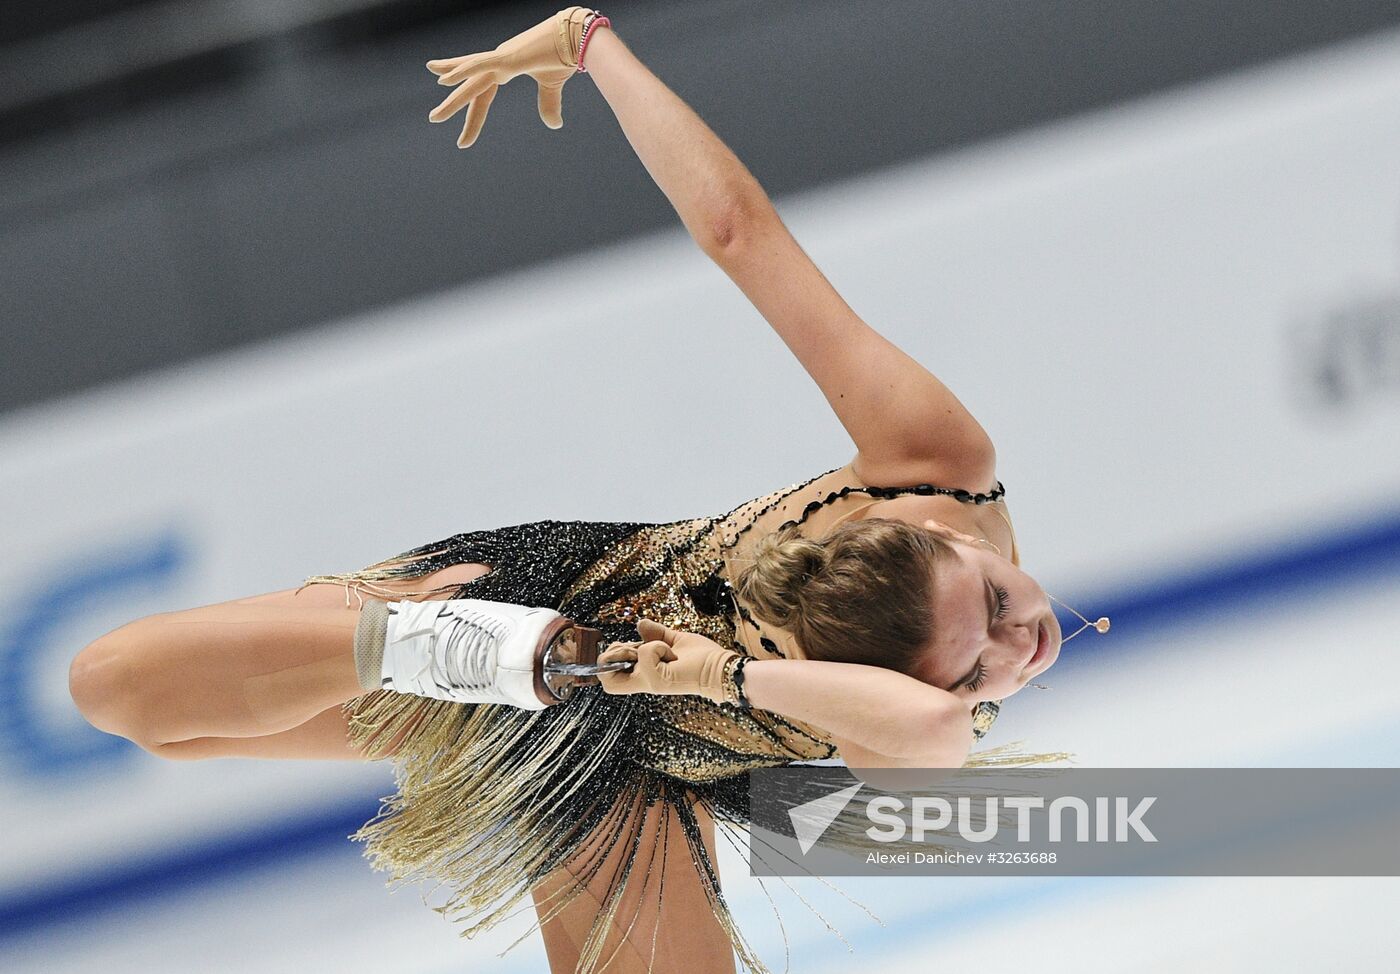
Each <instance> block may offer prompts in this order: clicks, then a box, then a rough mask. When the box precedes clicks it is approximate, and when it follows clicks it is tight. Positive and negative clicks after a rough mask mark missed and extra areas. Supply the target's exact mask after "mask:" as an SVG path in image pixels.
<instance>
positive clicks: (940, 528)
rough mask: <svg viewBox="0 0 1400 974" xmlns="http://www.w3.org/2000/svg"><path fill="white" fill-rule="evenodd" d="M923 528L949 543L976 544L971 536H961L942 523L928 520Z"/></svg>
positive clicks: (959, 532) (975, 540)
mask: <svg viewBox="0 0 1400 974" xmlns="http://www.w3.org/2000/svg"><path fill="white" fill-rule="evenodd" d="M924 527H925V528H927V529H928V530H930V531H932V532H933V533H934V534H937V535H939V536H940V537H943V538H946V539H947V540H949V541H961V542H962V543H963V544H976V543H977V539H976V538H974V537H973V536H972V535H970V534H963V533H962V532H961V531H958V530H955V529H954V528H951V527H949V526H948V525H946V524H944V523H943V522H942V521H934V520H931V519H930V520H928V521H925V522H924Z"/></svg>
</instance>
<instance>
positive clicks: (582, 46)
mask: <svg viewBox="0 0 1400 974" xmlns="http://www.w3.org/2000/svg"><path fill="white" fill-rule="evenodd" d="M598 26H602V27H611V26H612V21H611V20H609V19H608V18H606V17H604V16H603V15H602V14H598V15H597V16H595V17H594V18H593V19H592V20H590V21H589V22H588V26H587V27H585V28H584V30H583V40H582V41H581V42H580V43H579V46H578V69H579V71H582V72H583V73H584V74H587V73H588V69H587V68H585V67H584V66H583V52H584V51H586V50H588V39H589V38H590V37H592V36H593V28H595V27H598Z"/></svg>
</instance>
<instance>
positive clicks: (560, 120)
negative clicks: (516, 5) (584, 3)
mask: <svg viewBox="0 0 1400 974" xmlns="http://www.w3.org/2000/svg"><path fill="white" fill-rule="evenodd" d="M595 12H596V11H594V10H593V9H592V8H590V7H566V8H564V9H563V10H561V11H559V12H558V13H557V14H555V15H554V16H553V17H550V18H549V19H548V20H544V21H541V22H540V23H538V24H536V25H535V26H534V27H531V28H530V29H529V30H527V31H525V32H524V33H523V34H516V35H515V36H514V37H512V38H511V39H510V40H508V41H503V42H502V43H501V44H500V45H498V46H497V47H496V49H495V50H494V51H485V52H482V53H480V54H466V55H463V56H462V57H451V58H444V59H443V60H440V61H429V62H428V70H429V71H431V72H433V74H436V75H438V84H440V85H456V86H457V90H456V91H454V92H452V94H450V95H448V96H447V98H446V99H445V100H444V101H443V103H442V104H441V105H439V106H438V107H437V108H434V109H433V110H432V112H430V113H429V114H428V119H429V120H430V121H433V122H445V121H447V120H448V119H449V118H451V117H452V116H453V115H456V114H457V113H458V112H460V111H461V110H462V108H463V106H465V105H466V104H467V103H468V102H471V106H472V107H471V108H470V109H469V110H468V111H467V120H466V122H465V123H464V124H463V126H462V134H461V135H460V136H459V137H458V138H457V147H458V148H460V149H465V148H466V147H467V146H469V145H471V144H472V143H473V142H475V141H476V137H477V135H479V134H480V133H481V126H482V125H484V124H485V123H486V112H487V110H488V109H489V108H490V107H491V101H492V99H494V98H495V97H496V89H497V88H499V87H500V86H501V85H503V84H505V83H506V82H507V81H509V80H510V79H511V78H518V77H519V76H520V75H522V74H528V75H529V76H530V77H532V78H534V79H535V81H537V82H538V83H539V86H540V118H541V119H543V121H544V124H546V125H548V126H549V127H550V128H552V129H557V128H562V127H563V125H564V109H563V103H562V99H563V93H564V82H566V81H568V80H569V79H570V78H572V77H573V76H574V73H575V72H576V71H577V70H578V55H579V46H580V45H581V44H582V43H583V21H584V19H585V18H586V17H587V16H588V15H589V14H591V13H595Z"/></svg>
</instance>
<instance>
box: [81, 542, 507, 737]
mask: <svg viewBox="0 0 1400 974" xmlns="http://www.w3.org/2000/svg"><path fill="white" fill-rule="evenodd" d="M484 571H486V568H485V566H477V565H457V566H452V568H450V569H444V570H443V571H440V572H436V573H434V574H433V575H431V576H428V577H427V578H424V579H417V580H408V581H405V583H404V584H403V585H402V588H403V589H404V590H405V591H408V590H421V589H425V588H430V587H432V586H433V585H435V584H443V583H444V582H446V581H448V580H449V579H448V578H447V577H446V576H448V575H449V574H450V575H452V576H453V577H452V578H451V579H450V580H451V581H454V582H457V583H460V582H462V581H466V580H469V579H470V578H474V577H477V576H479V575H480V574H482V573H483V572H484ZM313 592H314V593H315V594H312V593H313ZM448 594H449V593H448V592H443V593H442V594H441V597H442V598H446V597H447V596H448ZM344 595H345V593H344V590H343V589H341V588H339V587H338V586H333V585H316V586H310V587H307V588H306V589H303V590H301V591H300V592H299V593H298V592H297V591H296V590H286V591H285V592H278V593H269V594H268V595H266V596H257V597H254V598H249V599H240V600H234V601H231V602H222V603H219V604H217V605H209V606H202V607H200V608H195V609H187V610H184V611H181V612H170V613H161V614H158V615H154V616H149V617H147V618H144V619H140V620H137V621H136V622H132V623H129V624H127V625H125V626H122V627H120V628H118V629H116V630H113V631H112V632H110V633H107V634H106V635H105V636H102V637H101V638H99V639H97V640H96V641H94V642H93V643H92V644H91V645H90V646H88V647H87V648H86V649H84V650H83V651H82V652H81V653H80V654H78V656H77V658H76V659H75V660H74V661H73V665H72V667H71V669H70V678H69V686H70V691H71V693H72V695H73V699H74V702H75V703H76V704H77V705H78V709H79V710H80V711H81V712H82V713H83V715H84V716H85V717H86V718H87V719H88V720H89V721H90V722H91V723H92V724H93V725H94V726H95V727H98V728H100V729H102V730H105V731H108V732H110V733H114V734H120V735H122V736H123V737H128V738H130V739H132V740H133V741H136V742H137V743H139V744H141V745H142V746H145V747H148V748H153V746H154V745H160V744H166V743H170V742H176V741H185V740H191V739H195V738H206V737H222V738H239V737H262V736H267V735H272V734H278V733H282V732H286V731H289V730H292V729H294V728H297V727H299V726H301V725H303V724H304V723H306V722H307V721H309V720H311V719H312V718H314V717H316V716H317V715H318V714H320V713H323V712H325V711H326V710H329V709H331V708H334V707H336V706H337V705H339V704H342V703H344V702H345V701H347V700H349V699H351V698H353V697H356V696H359V695H361V694H363V693H364V692H365V691H364V689H363V688H362V687H361V686H360V683H359V680H358V677H357V674H356V671H355V660H354V654H353V645H354V633H355V627H356V624H357V621H358V619H359V606H358V602H357V601H356V600H355V599H353V598H352V599H350V602H349V605H348V606H347V605H346V604H345V598H344ZM408 597H409V596H406V598H408Z"/></svg>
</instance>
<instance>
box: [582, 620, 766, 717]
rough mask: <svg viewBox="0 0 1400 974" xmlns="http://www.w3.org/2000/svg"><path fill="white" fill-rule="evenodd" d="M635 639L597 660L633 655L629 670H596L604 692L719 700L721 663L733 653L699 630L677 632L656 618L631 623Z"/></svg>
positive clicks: (721, 697)
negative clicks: (610, 671)
mask: <svg viewBox="0 0 1400 974" xmlns="http://www.w3.org/2000/svg"><path fill="white" fill-rule="evenodd" d="M637 632H638V633H639V634H640V635H641V637H642V642H640V643H613V644H612V645H611V646H609V647H608V648H607V649H605V650H604V651H603V652H601V653H599V654H598V662H600V663H609V662H612V661H613V660H636V665H635V666H633V667H632V669H631V670H621V671H618V672H615V673H599V674H598V680H599V681H600V682H601V683H602V684H603V689H604V690H605V691H606V692H608V693H660V694H677V693H691V694H695V695H697V696H701V697H705V698H707V699H709V700H712V701H714V702H715V703H724V702H725V694H724V667H725V664H726V663H728V662H729V661H730V660H731V659H733V658H734V657H736V656H738V655H739V654H738V653H736V652H734V650H732V649H725V648H724V647H723V646H721V645H720V644H719V643H717V642H715V641H714V640H713V639H706V638H705V637H704V636H701V635H700V634H699V633H694V632H677V631H676V630H674V629H668V628H666V627H665V626H663V625H661V624H660V623H659V622H652V621H651V620H650V619H643V620H641V621H640V622H639V623H637Z"/></svg>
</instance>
